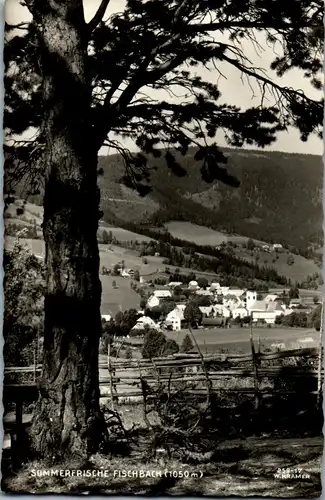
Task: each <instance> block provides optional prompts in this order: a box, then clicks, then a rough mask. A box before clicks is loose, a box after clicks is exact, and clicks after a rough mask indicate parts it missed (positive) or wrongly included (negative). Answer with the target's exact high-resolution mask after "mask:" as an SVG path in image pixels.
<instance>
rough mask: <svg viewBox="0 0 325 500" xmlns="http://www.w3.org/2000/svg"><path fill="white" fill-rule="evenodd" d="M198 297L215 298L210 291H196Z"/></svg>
mask: <svg viewBox="0 0 325 500" xmlns="http://www.w3.org/2000/svg"><path fill="white" fill-rule="evenodd" d="M196 295H201V296H204V297H214V293H213V292H211V291H210V290H201V289H199V290H196Z"/></svg>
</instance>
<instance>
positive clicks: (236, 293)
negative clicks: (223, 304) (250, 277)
mask: <svg viewBox="0 0 325 500" xmlns="http://www.w3.org/2000/svg"><path fill="white" fill-rule="evenodd" d="M245 293H246V290H242V289H241V288H233V289H232V288H230V289H229V290H228V294H229V295H233V296H235V297H238V298H245V297H244V296H245Z"/></svg>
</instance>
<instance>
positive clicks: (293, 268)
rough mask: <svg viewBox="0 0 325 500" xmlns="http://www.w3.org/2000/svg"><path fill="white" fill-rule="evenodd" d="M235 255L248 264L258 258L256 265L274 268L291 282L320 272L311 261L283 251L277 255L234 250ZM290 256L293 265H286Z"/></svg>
mask: <svg viewBox="0 0 325 500" xmlns="http://www.w3.org/2000/svg"><path fill="white" fill-rule="evenodd" d="M252 253H253V255H252ZM235 255H236V256H237V257H240V258H241V259H245V260H247V261H248V262H255V257H256V256H257V257H259V260H258V264H259V265H260V266H262V265H266V266H268V267H274V269H276V271H277V272H278V274H280V275H281V276H285V277H286V278H289V279H291V280H292V281H298V282H302V281H303V280H305V279H306V276H308V275H311V274H314V273H319V272H321V270H320V268H319V267H318V266H317V265H316V264H315V262H314V261H313V260H311V259H305V257H302V256H301V255H293V254H291V253H290V252H287V251H284V252H279V253H275V252H273V253H268V252H263V251H256V250H254V252H249V251H248V250H247V249H245V248H243V247H241V248H235ZM289 255H292V256H293V258H294V263H293V264H292V265H288V264H287V259H288V256H289Z"/></svg>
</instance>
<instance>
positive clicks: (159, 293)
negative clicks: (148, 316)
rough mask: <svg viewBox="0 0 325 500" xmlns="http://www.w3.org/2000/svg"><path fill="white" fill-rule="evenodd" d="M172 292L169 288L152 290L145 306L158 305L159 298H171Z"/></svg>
mask: <svg viewBox="0 0 325 500" xmlns="http://www.w3.org/2000/svg"><path fill="white" fill-rule="evenodd" d="M171 296H172V294H171V292H170V290H166V289H165V290H154V291H153V293H152V295H151V296H150V297H149V299H148V300H147V307H149V308H150V309H152V308H153V307H158V306H159V304H160V301H161V299H167V298H171Z"/></svg>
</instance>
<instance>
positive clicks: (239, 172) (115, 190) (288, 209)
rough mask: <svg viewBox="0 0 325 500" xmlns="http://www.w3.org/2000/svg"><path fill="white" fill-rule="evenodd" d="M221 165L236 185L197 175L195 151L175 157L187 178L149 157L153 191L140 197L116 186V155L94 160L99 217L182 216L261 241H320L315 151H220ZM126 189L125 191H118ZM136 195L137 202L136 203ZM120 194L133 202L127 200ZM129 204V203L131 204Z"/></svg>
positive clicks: (319, 168)
mask: <svg viewBox="0 0 325 500" xmlns="http://www.w3.org/2000/svg"><path fill="white" fill-rule="evenodd" d="M224 152H225V153H226V154H227V156H228V164H227V170H228V172H229V173H230V174H231V175H232V176H234V177H235V178H237V179H238V180H239V181H240V185H239V187H237V188H235V187H230V186H226V185H225V184H223V183H221V182H220V181H219V182H215V183H213V184H207V183H206V182H204V181H203V180H202V179H201V173H200V167H201V165H200V162H197V161H196V160H194V154H195V150H193V149H192V150H190V151H189V153H188V154H187V155H186V156H185V157H181V156H178V158H176V159H177V160H178V161H179V163H180V164H181V165H182V167H184V168H185V169H186V171H187V175H186V176H183V177H176V176H175V175H174V174H173V173H172V172H171V171H170V170H168V168H167V167H166V164H165V160H164V155H163V154H162V156H161V157H160V158H155V159H149V162H148V163H149V165H150V166H157V167H158V168H157V169H156V170H153V171H152V173H151V184H152V192H151V193H150V194H149V195H148V196H147V197H146V198H141V197H138V196H137V195H135V194H134V193H133V192H132V191H131V190H130V189H128V188H125V187H123V188H122V187H121V184H120V183H119V181H120V178H121V176H122V175H123V163H122V160H121V158H120V157H118V156H116V155H114V156H107V157H100V159H99V167H100V168H102V169H103V176H102V177H101V178H100V181H99V183H100V187H101V190H102V193H103V194H102V207H103V210H104V212H105V218H106V219H107V220H108V221H109V222H114V219H116V218H118V220H119V223H121V222H123V220H130V215H131V214H132V217H133V220H134V221H136V222H142V223H143V222H147V223H151V224H155V225H156V224H157V225H159V224H161V223H162V222H167V221H169V220H173V219H175V220H188V221H191V222H195V223H197V224H201V225H208V226H210V227H212V228H215V229H219V230H224V231H226V232H230V233H237V234H242V235H244V236H249V237H252V238H256V239H259V240H263V241H272V240H273V241H274V242H283V243H285V244H289V245H293V246H296V247H299V248H306V247H307V246H308V244H310V243H316V244H321V242H322V186H323V164H322V158H321V157H320V156H316V155H301V154H289V153H282V152H260V151H248V150H234V149H231V150H230V149H228V150H226V149H225V150H224ZM123 189H124V191H123ZM135 197H137V199H136V200H135ZM108 198H115V199H117V200H121V199H125V200H128V199H129V200H130V201H131V200H132V199H134V201H136V203H134V204H131V203H127V202H122V201H111V200H108ZM130 205H131V207H130Z"/></svg>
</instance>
